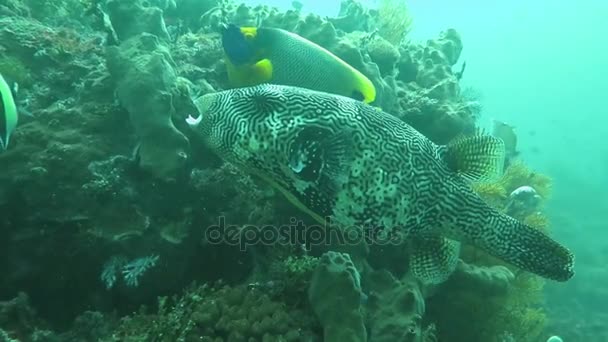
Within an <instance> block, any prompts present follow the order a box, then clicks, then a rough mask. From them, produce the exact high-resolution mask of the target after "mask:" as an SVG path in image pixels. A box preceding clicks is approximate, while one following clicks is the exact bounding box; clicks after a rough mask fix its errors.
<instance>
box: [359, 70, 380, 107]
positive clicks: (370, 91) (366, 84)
mask: <svg viewBox="0 0 608 342" xmlns="http://www.w3.org/2000/svg"><path fill="white" fill-rule="evenodd" d="M356 77H357V86H356V89H355V91H356V92H359V93H360V94H361V95H362V96H363V102H365V103H372V102H374V101H375V100H376V87H374V84H373V83H372V81H370V80H369V78H367V77H365V75H363V74H361V73H359V72H358V75H356Z"/></svg>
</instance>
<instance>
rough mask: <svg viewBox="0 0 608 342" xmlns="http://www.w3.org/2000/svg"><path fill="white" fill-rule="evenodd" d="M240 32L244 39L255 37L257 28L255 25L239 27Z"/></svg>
mask: <svg viewBox="0 0 608 342" xmlns="http://www.w3.org/2000/svg"><path fill="white" fill-rule="evenodd" d="M241 33H242V34H243V36H244V37H245V39H248V40H250V39H255V37H256V36H257V35H258V28H257V27H241Z"/></svg>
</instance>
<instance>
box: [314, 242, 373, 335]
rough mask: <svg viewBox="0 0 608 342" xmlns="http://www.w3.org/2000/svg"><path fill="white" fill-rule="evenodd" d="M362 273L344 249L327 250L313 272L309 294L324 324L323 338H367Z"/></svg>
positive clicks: (317, 314)
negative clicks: (337, 250)
mask: <svg viewBox="0 0 608 342" xmlns="http://www.w3.org/2000/svg"><path fill="white" fill-rule="evenodd" d="M363 296H364V295H363V293H362V291H361V276H360V275H359V272H358V271H357V269H356V268H355V265H354V264H353V263H352V261H351V260H350V256H349V255H348V254H346V253H338V252H327V253H325V254H324V255H323V256H322V257H321V260H320V261H319V265H318V266H317V268H316V269H315V272H314V273H313V275H312V280H311V285H310V289H309V290H308V298H309V299H310V303H311V305H312V308H313V311H314V312H315V314H316V316H317V317H318V318H319V321H320V322H321V325H322V326H323V341H327V342H339V341H353V342H365V341H367V332H366V329H365V322H364V314H363V311H362V308H361V304H362V302H363V298H364V297H363Z"/></svg>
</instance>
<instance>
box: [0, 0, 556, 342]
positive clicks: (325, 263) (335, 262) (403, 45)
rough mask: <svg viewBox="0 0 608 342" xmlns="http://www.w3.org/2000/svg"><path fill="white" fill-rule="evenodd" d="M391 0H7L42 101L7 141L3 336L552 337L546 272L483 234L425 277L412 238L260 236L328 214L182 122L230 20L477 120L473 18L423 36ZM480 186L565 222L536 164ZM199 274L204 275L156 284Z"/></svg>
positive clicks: (406, 104) (389, 92)
mask: <svg viewBox="0 0 608 342" xmlns="http://www.w3.org/2000/svg"><path fill="white" fill-rule="evenodd" d="M382 3H383V6H382V7H380V9H379V10H373V9H367V8H365V7H364V6H363V5H361V4H360V3H358V2H356V1H353V0H349V1H344V2H343V4H342V9H341V12H340V14H339V16H338V17H336V18H322V17H320V16H318V15H315V14H309V15H306V16H303V15H302V14H301V13H300V12H299V11H294V10H290V11H286V12H281V11H279V10H277V9H274V8H270V7H267V6H258V7H250V6H246V5H241V4H235V3H233V2H230V1H215V0H209V1H193V0H176V1H162V0H157V1H140V0H126V1H118V0H109V1H105V0H102V1H77V0H62V1H53V2H48V1H47V2H44V1H36V0H30V1H25V2H19V1H14V0H5V1H0V15H1V17H0V72H2V74H3V75H8V76H9V77H11V78H13V79H15V80H17V81H18V82H19V83H21V85H22V86H21V90H20V100H23V101H24V102H26V103H27V104H28V109H29V110H30V111H32V112H33V114H34V118H24V119H23V120H22V121H21V122H20V126H19V127H18V129H17V130H16V132H15V133H14V135H13V142H12V145H11V148H9V149H8V150H7V151H5V152H2V153H0V164H2V165H3V166H4V168H3V172H2V174H0V211H1V212H2V213H3V215H1V217H0V228H1V229H0V267H2V269H3V270H6V272H5V273H4V274H3V277H2V278H1V279H0V297H1V298H2V299H3V300H5V299H7V298H9V300H7V301H3V302H0V328H1V329H0V340H2V339H4V340H11V339H14V340H20V341H29V340H31V341H40V340H45V341H87V340H90V341H93V340H94V341H117V340H120V341H141V340H159V341H176V340H186V341H188V340H197V341H200V340H202V341H319V340H323V337H325V338H324V340H327V341H336V340H337V341H346V340H349V341H366V340H370V341H396V340H403V341H417V342H424V341H428V342H430V341H436V340H448V341H451V340H463V341H498V340H499V338H500V337H501V336H512V338H514V339H515V340H518V341H525V340H526V338H528V340H539V338H541V337H547V336H546V335H543V332H542V329H543V326H544V323H545V320H546V316H545V313H544V312H543V309H542V307H541V306H540V303H541V300H542V292H541V290H542V287H543V281H541V280H539V279H537V278H535V277H533V276H530V275H528V274H523V273H521V272H520V271H518V270H516V269H514V268H512V267H510V266H508V265H504V264H501V263H500V262H498V261H497V260H494V259H492V258H490V257H488V256H487V255H485V254H483V253H481V252H479V251H477V250H474V249H472V248H471V247H469V246H464V248H463V252H462V255H461V257H462V261H461V262H460V263H459V265H458V267H457V269H456V271H455V272H454V274H453V275H452V276H451V278H450V279H448V280H447V281H446V282H445V283H443V284H440V285H438V286H433V287H430V286H429V287H426V286H423V285H421V284H419V283H418V282H417V281H416V280H415V279H414V278H413V277H412V276H411V274H409V272H408V269H407V267H408V266H407V265H408V262H407V261H408V260H407V259H408V255H409V254H408V253H409V251H408V245H407V244H406V243H399V244H379V243H373V241H371V242H370V243H367V242H366V241H363V242H360V243H358V244H355V245H348V246H339V245H337V244H333V245H331V244H330V245H323V244H322V245H320V246H311V245H310V244H307V243H306V241H304V242H300V241H298V243H295V242H293V241H287V242H285V241H271V242H270V243H264V244H255V242H256V241H257V240H255V239H256V238H257V236H256V237H254V238H252V239H250V240H247V237H246V236H245V234H246V233H247V232H256V230H255V229H251V227H267V226H269V227H276V226H278V225H280V224H281V223H283V222H287V223H289V222H291V221H290V220H291V219H294V220H295V221H297V222H303V224H304V226H306V225H307V224H310V223H311V219H310V218H308V217H307V216H306V215H304V214H302V213H300V212H299V211H297V209H295V208H293V207H292V206H291V205H289V204H288V203H285V202H286V201H283V200H279V199H277V198H279V197H278V194H276V193H275V191H273V190H271V189H269V188H268V187H267V186H266V185H263V184H262V183H260V182H258V181H257V180H255V179H253V178H251V177H249V176H247V175H244V174H242V173H241V172H240V171H239V170H237V169H236V168H235V167H234V166H232V165H229V164H222V163H221V162H220V161H219V160H217V159H216V158H215V157H214V156H212V155H211V154H210V153H209V152H208V151H207V150H206V149H205V147H204V145H203V144H202V142H200V141H197V140H196V139H195V138H193V137H191V136H190V135H189V133H188V132H187V131H185V130H184V129H183V128H184V127H183V118H185V117H186V116H187V115H188V114H191V113H195V112H196V110H197V109H196V105H195V104H194V102H193V100H192V98H193V97H194V98H195V97H197V96H199V95H203V94H206V93H209V92H214V91H217V90H221V89H225V88H227V87H228V82H227V76H226V70H225V66H224V63H223V61H222V56H223V53H222V47H221V42H220V37H219V34H218V33H217V32H218V29H219V27H220V26H221V25H222V24H225V23H229V22H230V23H235V24H238V25H264V26H270V27H279V28H283V29H287V30H290V31H293V32H295V33H297V34H300V35H301V36H303V37H305V38H307V39H310V40H312V41H314V42H316V43H318V44H320V45H321V46H323V47H325V48H327V49H328V50H329V51H331V52H333V53H334V54H336V55H337V56H339V57H340V58H342V59H344V60H345V61H346V62H348V63H350V64H351V65H353V66H354V67H355V68H357V69H359V70H361V72H363V73H364V74H365V75H366V76H368V77H369V78H370V79H371V80H372V82H373V83H374V84H375V86H376V88H377V92H378V95H377V101H376V103H374V105H376V106H378V107H381V108H383V109H384V110H386V111H388V112H390V113H392V114H394V115H395V116H397V117H399V118H401V119H402V120H404V121H406V122H408V123H410V124H412V125H413V126H414V127H415V128H417V129H418V130H420V131H421V132H422V133H423V134H425V135H427V136H428V137H430V138H431V139H432V140H434V141H435V142H437V143H447V142H449V141H450V140H451V139H453V138H454V137H456V136H458V135H460V134H462V133H470V132H474V130H475V120H476V118H477V115H478V114H479V104H478V103H477V102H476V101H475V100H472V99H470V98H468V97H467V96H466V94H465V93H464V92H463V91H462V90H461V89H460V85H459V80H460V78H461V77H462V69H461V68H459V69H460V72H455V71H453V70H452V68H455V67H457V64H458V60H459V57H460V53H461V51H462V49H463V43H462V39H461V37H460V36H459V34H458V33H457V32H456V31H455V30H453V29H449V30H446V31H444V32H443V33H441V34H440V35H439V37H438V38H436V39H431V40H429V41H427V42H424V43H418V42H412V41H406V40H405V39H404V37H405V38H407V37H406V36H405V35H406V34H407V32H408V30H409V25H410V23H411V18H410V17H409V13H408V12H407V9H406V8H405V7H399V8H398V10H396V9H397V8H396V7H395V6H400V3H401V2H400V1H396V0H390V1H389V0H386V1H383V2H382ZM387 11H389V12H390V14H391V15H390V16H389V15H387V14H386V13H387ZM32 17H33V18H32ZM35 19H39V20H35ZM134 150H135V151H134ZM192 151H197V153H192ZM142 171H143V172H142ZM475 187H476V190H477V191H478V192H479V193H480V194H481V195H482V196H483V197H484V198H485V199H486V200H487V201H488V202H489V203H491V204H492V205H494V206H495V207H496V208H498V209H499V210H502V211H505V212H508V213H509V214H510V215H512V216H514V217H516V218H518V219H522V220H524V221H525V222H527V223H528V224H531V225H533V226H535V227H538V228H539V229H543V230H545V229H548V228H549V227H548V220H547V218H546V217H545V216H544V214H543V203H544V202H545V201H546V199H547V198H549V195H550V190H551V186H550V180H549V179H548V178H547V177H546V176H543V175H540V174H538V173H535V172H532V171H531V170H529V169H528V168H527V167H526V166H525V165H524V164H523V162H521V161H519V162H515V163H511V164H510V166H509V168H508V169H507V170H506V172H505V175H504V177H503V178H502V179H501V180H500V181H498V182H495V183H486V184H478V185H475ZM521 187H530V188H532V189H534V192H535V194H536V195H534V196H532V198H533V199H534V201H532V202H531V201H529V198H524V197H522V195H521V194H522V193H523V194H525V193H528V194H529V192H522V191H519V192H518V191H517V189H520V190H521ZM535 196H538V198H537V197H535ZM258 232H261V231H258ZM305 233H306V232H304V235H306V234H305ZM121 258H122V259H121ZM109 260H122V263H118V264H117V265H119V266H120V267H118V268H112V269H111V270H112V271H113V272H114V274H113V276H114V277H115V278H112V276H111V275H112V272H107V273H105V275H106V277H104V270H107V269H106V268H104V265H106V262H108V261H109ZM128 261H131V262H130V263H129V262H128ZM127 266H129V267H127ZM144 266H145V267H144ZM125 267H127V268H126V269H125ZM126 271H129V272H130V271H137V272H135V273H133V274H131V273H129V274H125V273H123V272H126ZM139 271H141V272H139ZM117 272H118V273H117ZM40 279H44V281H42V282H41V281H40ZM112 279H114V281H113V282H112ZM219 279H224V280H223V281H220V280H219ZM193 281H195V282H198V283H199V284H204V285H200V286H191V287H189V288H187V289H186V291H185V292H184V293H183V294H182V295H181V296H174V297H172V298H167V297H160V299H158V298H159V296H166V295H171V294H176V293H180V292H181V291H182V290H183V289H184V288H185V287H186V286H187V284H190V283H192V282H193ZM109 283H111V285H112V286H108V284H109ZM135 285H136V286H135ZM19 292H24V293H27V295H25V294H18V293H19ZM10 298H15V299H12V300H10ZM33 308H35V310H34V309H33ZM58 308H61V310H58ZM138 308H141V309H140V310H139V311H138ZM87 310H94V311H87ZM135 311H138V313H135V314H133V312H135ZM471 322H475V324H471ZM462 326H465V327H467V328H466V329H462ZM344 327H347V329H344ZM560 335H562V334H561V333H560ZM564 336H565V334H564Z"/></svg>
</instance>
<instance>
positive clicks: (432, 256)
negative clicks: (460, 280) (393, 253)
mask: <svg viewBox="0 0 608 342" xmlns="http://www.w3.org/2000/svg"><path fill="white" fill-rule="evenodd" d="M410 241H411V245H410V250H411V252H410V256H409V259H410V261H409V266H410V272H412V274H413V275H414V277H416V278H417V279H418V280H420V281H422V282H423V283H425V284H441V283H443V282H444V281H446V280H447V279H448V278H449V277H450V275H451V274H452V273H453V272H454V270H455V269H456V266H457V265H458V258H459V256H460V242H458V241H454V240H449V239H446V238H443V237H441V236H439V235H431V236H415V237H412V239H411V240H410Z"/></svg>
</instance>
